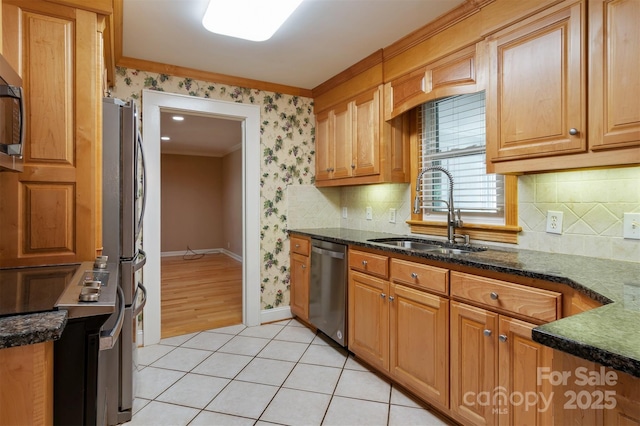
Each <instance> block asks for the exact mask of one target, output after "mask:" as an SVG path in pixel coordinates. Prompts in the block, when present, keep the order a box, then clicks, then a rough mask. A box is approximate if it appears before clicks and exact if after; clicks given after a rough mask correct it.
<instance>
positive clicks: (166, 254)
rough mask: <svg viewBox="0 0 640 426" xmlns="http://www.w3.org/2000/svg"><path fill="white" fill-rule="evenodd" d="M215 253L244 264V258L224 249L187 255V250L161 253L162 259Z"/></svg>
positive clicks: (190, 251)
mask: <svg viewBox="0 0 640 426" xmlns="http://www.w3.org/2000/svg"><path fill="white" fill-rule="evenodd" d="M213 253H224V254H226V255H227V256H229V257H231V258H233V259H235V260H237V261H238V262H242V256H238V255H237V254H235V253H233V252H231V251H229V250H227V249H223V248H214V249H198V250H189V252H188V253H187V251H186V250H181V251H163V252H162V253H160V256H161V257H173V256H184V255H190V254H213Z"/></svg>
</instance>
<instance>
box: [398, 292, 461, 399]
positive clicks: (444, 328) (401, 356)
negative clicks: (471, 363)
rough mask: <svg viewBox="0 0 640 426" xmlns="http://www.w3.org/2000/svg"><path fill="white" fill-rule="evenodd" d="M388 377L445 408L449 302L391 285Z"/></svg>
mask: <svg viewBox="0 0 640 426" xmlns="http://www.w3.org/2000/svg"><path fill="white" fill-rule="evenodd" d="M389 297H390V303H389V305H390V329H389V334H390V348H391V349H390V360H389V370H390V373H391V376H392V377H393V378H394V379H395V380H396V381H397V382H398V383H400V384H401V385H403V386H405V387H407V388H408V389H410V390H411V391H413V392H414V393H415V394H416V395H418V396H420V397H422V398H424V399H426V400H428V401H429V402H431V403H433V404H434V405H436V406H440V407H442V408H448V407H449V300H448V299H446V298H443V297H440V296H437V295H435V294H430V293H426V292H424V291H419V290H415V289H412V288H409V287H405V286H402V285H397V284H391V292H390V295H389Z"/></svg>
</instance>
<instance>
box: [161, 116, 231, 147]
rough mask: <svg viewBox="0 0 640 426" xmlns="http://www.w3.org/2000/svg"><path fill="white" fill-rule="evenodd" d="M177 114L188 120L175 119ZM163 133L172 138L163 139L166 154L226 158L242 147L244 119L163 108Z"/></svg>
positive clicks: (162, 134) (162, 145)
mask: <svg viewBox="0 0 640 426" xmlns="http://www.w3.org/2000/svg"><path fill="white" fill-rule="evenodd" d="M175 115H179V116H182V117H184V121H175V120H174V119H173V118H172V117H173V116H175ZM160 135H161V136H169V137H170V138H171V139H170V140H169V141H162V144H161V145H160V150H161V152H162V153H163V154H180V155H201V156H207V157H224V156H225V155H227V154H229V153H231V152H233V151H235V150H237V149H240V148H242V125H241V122H240V121H236V120H231V119H222V118H217V117H212V116H207V115H193V114H187V113H185V112H184V111H171V110H162V111H160Z"/></svg>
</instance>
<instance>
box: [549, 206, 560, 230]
mask: <svg viewBox="0 0 640 426" xmlns="http://www.w3.org/2000/svg"><path fill="white" fill-rule="evenodd" d="M562 214H563V213H562V212H557V211H553V210H549V211H548V212H547V232H548V233H550V234H562Z"/></svg>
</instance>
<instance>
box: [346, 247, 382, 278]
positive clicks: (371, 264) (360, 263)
mask: <svg viewBox="0 0 640 426" xmlns="http://www.w3.org/2000/svg"><path fill="white" fill-rule="evenodd" d="M349 268H351V269H355V270H356V271H362V272H365V273H367V274H371V275H377V276H379V277H382V278H388V277H389V258H388V257H387V256H382V255H379V254H373V253H365V252H363V251H358V250H349Z"/></svg>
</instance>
